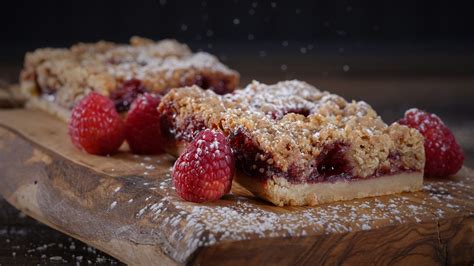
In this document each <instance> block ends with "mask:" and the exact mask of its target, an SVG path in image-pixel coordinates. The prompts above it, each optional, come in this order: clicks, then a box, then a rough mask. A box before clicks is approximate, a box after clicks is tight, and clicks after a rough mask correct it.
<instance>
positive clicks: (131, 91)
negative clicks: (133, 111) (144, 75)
mask: <svg viewBox="0 0 474 266" xmlns="http://www.w3.org/2000/svg"><path fill="white" fill-rule="evenodd" d="M147 91H148V90H147V89H146V88H145V86H143V83H142V82H141V81H140V80H138V79H130V80H127V81H125V82H124V83H123V84H122V85H121V86H119V87H118V88H117V90H115V91H113V92H111V93H110V96H109V98H110V99H112V101H114V104H115V108H116V109H117V111H118V112H126V111H128V109H129V108H130V105H131V104H132V102H133V101H134V100H135V98H137V96H138V95H140V94H143V93H145V92H147Z"/></svg>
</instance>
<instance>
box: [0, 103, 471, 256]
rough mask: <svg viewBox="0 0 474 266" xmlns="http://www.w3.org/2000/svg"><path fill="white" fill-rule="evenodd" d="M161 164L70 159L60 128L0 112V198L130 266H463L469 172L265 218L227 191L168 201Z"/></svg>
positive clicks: (467, 252) (275, 210)
mask: <svg viewBox="0 0 474 266" xmlns="http://www.w3.org/2000/svg"><path fill="white" fill-rule="evenodd" d="M172 163H173V158H171V157H170V156H168V155H160V156H150V157H145V156H134V155H132V154H130V153H127V152H121V153H119V154H117V155H114V156H112V157H99V156H93V155H88V154H85V153H83V152H81V151H79V150H77V149H75V148H74V147H73V146H72V145H71V143H70V141H69V138H68V136H67V128H66V125H65V124H64V123H63V122H60V121H59V120H56V119H55V118H54V117H52V116H50V115H48V114H45V113H42V112H39V111H30V110H22V109H17V110H9V111H1V112H0V182H1V183H0V184H1V185H0V193H1V194H2V195H3V196H4V197H5V198H6V199H7V200H8V201H9V202H10V203H11V204H12V205H14V206H15V207H16V208H18V209H20V210H22V211H23V212H25V213H26V214H28V215H29V216H32V217H33V218H35V219H37V220H39V221H41V222H43V223H45V224H47V225H49V226H51V227H53V228H56V229H58V230H60V231H62V232H65V233H66V234H69V235H71V236H73V237H75V238H77V239H80V240H82V241H84V242H86V243H88V244H90V245H92V246H95V247H97V248H99V249H101V250H103V251H105V252H107V253H109V254H111V255H112V256H114V257H117V258H118V259H120V260H122V261H123V262H126V263H130V264H147V265H148V264H206V265H207V264H219V265H225V264H243V263H246V264H249V263H250V264H311V265H317V264H339V263H350V264H368V263H371V264H372V263H376V264H391V263H396V264H405V263H410V264H415V263H422V264H470V265H472V263H473V262H474V232H473V231H474V195H473V187H474V172H473V171H472V170H471V169H468V168H466V167H464V168H463V169H462V170H461V171H460V173H459V174H458V175H457V176H455V177H452V178H450V179H445V180H430V181H426V183H425V186H424V190H423V191H420V192H417V193H405V194H400V195H392V196H383V197H377V198H367V199H361V200H354V201H347V202H340V203H333V204H326V205H322V206H318V207H311V208H310V207H286V208H281V207H275V206H272V205H270V204H268V203H266V202H264V201H261V200H259V199H256V198H255V197H253V196H252V195H251V194H250V193H249V192H248V191H246V190H245V189H243V188H242V187H241V186H239V185H238V184H236V183H234V184H233V188H232V194H230V195H227V196H225V197H224V198H223V199H221V200H219V201H216V202H213V203H206V204H194V203H189V202H184V201H182V200H180V199H179V198H178V197H177V196H176V194H175V192H174V190H173V186H172V184H171V179H170V175H169V170H170V167H171V166H172Z"/></svg>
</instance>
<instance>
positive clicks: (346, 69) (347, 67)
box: [342, 65, 351, 72]
mask: <svg viewBox="0 0 474 266" xmlns="http://www.w3.org/2000/svg"><path fill="white" fill-rule="evenodd" d="M350 69H351V68H350V67H349V66H348V65H344V66H342V70H343V71H344V72H347V71H349V70H350Z"/></svg>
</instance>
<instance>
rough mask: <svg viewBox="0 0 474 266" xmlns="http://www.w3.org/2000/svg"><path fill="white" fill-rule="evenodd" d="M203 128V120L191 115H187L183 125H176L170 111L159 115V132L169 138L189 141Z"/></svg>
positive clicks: (204, 126) (204, 127)
mask: <svg viewBox="0 0 474 266" xmlns="http://www.w3.org/2000/svg"><path fill="white" fill-rule="evenodd" d="M168 108H169V107H168ZM204 129H206V125H205V124H204V122H203V121H200V120H196V119H194V118H192V117H187V118H186V119H185V120H184V123H183V125H182V126H181V127H177V126H176V124H175V119H174V118H173V115H172V112H166V114H163V115H162V116H161V132H162V134H163V136H164V137H165V138H167V139H169V140H173V141H174V140H177V141H185V142H191V141H192V140H193V139H194V137H196V136H197V134H198V133H199V132H201V131H202V130H204Z"/></svg>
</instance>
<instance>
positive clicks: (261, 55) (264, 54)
mask: <svg viewBox="0 0 474 266" xmlns="http://www.w3.org/2000/svg"><path fill="white" fill-rule="evenodd" d="M258 54H259V55H260V57H265V56H267V52H265V51H260V52H259V53H258Z"/></svg>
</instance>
